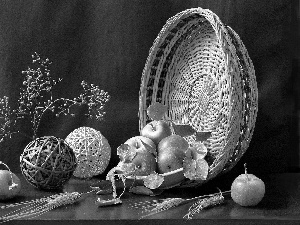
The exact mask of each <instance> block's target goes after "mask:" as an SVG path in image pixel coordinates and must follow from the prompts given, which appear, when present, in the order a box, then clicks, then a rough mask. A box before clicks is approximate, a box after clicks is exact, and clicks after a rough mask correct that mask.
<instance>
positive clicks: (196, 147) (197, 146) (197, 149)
mask: <svg viewBox="0 0 300 225" xmlns="http://www.w3.org/2000/svg"><path fill="white" fill-rule="evenodd" d="M188 150H190V151H191V152H193V153H192V154H193V157H194V159H200V158H201V159H203V158H204V157H205V156H206V154H207V148H206V146H205V145H204V144H203V143H202V142H194V143H192V144H191V146H190V147H189V149H188Z"/></svg>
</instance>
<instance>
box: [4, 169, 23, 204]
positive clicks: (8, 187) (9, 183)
mask: <svg viewBox="0 0 300 225" xmlns="http://www.w3.org/2000/svg"><path fill="white" fill-rule="evenodd" d="M20 190H21V181H20V179H19V178H18V177H17V176H16V175H15V174H14V173H12V172H10V171H8V170H0V200H6V199H11V198H13V197H15V196H16V195H17V194H18V193H19V192H20Z"/></svg>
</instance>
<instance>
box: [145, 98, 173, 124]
mask: <svg viewBox="0 0 300 225" xmlns="http://www.w3.org/2000/svg"><path fill="white" fill-rule="evenodd" d="M167 111H168V107H167V106H166V105H163V104H162V103H159V102H155V103H152V104H151V105H150V106H149V107H148V108H147V115H148V116H149V118H150V119H152V120H161V119H162V118H163V116H164V115H165V113H166V112H167Z"/></svg>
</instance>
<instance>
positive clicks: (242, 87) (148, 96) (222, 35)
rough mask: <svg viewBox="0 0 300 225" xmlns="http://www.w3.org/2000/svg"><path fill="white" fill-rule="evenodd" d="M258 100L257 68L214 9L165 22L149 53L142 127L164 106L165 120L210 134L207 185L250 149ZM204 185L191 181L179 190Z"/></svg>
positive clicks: (143, 82)
mask: <svg viewBox="0 0 300 225" xmlns="http://www.w3.org/2000/svg"><path fill="white" fill-rule="evenodd" d="M257 97H258V90H257V84H256V78H255V71H254V67H253V64H252V61H251V59H250V58H249V56H248V52H247V49H246V48H245V46H244V44H243V43H242V41H241V40H240V38H239V36H238V35H237V34H236V32H235V31H234V30H233V29H231V28H230V27H229V26H226V25H224V24H223V23H222V22H221V21H220V19H219V17H218V16H217V15H216V14H214V13H213V12H211V11H210V10H207V9H202V8H192V9H188V10H185V11H183V12H180V13H178V14H176V15H175V16H173V17H172V18H170V19H169V20H168V21H167V22H166V24H165V25H164V27H163V28H162V30H161V31H160V33H159V34H158V36H157V38H156V39H155V41H154V43H153V46H152V47H151V49H150V51H149V56H148V58H147V61H146V64H145V67H144V70H143V74H142V78H141V87H140V96H139V122H140V123H139V127H140V130H141V129H142V128H143V127H144V126H145V125H146V123H148V122H149V118H148V117H147V108H148V106H149V105H150V104H151V103H153V102H160V103H163V104H165V105H167V106H168V112H167V113H166V116H165V119H167V120H172V121H177V122H180V123H182V124H190V125H191V126H192V127H193V128H194V129H195V130H197V131H211V132H212V135H211V137H210V138H209V139H208V140H207V141H205V143H204V144H205V145H206V146H207V148H208V155H207V156H206V159H207V161H208V163H209V174H208V177H207V179H206V181H205V182H207V181H209V180H211V179H212V178H214V177H216V176H217V175H219V174H221V173H223V172H226V171H229V170H230V169H231V168H232V167H233V166H234V165H235V164H236V163H237V162H238V160H239V159H240V158H241V156H242V155H243V154H244V153H245V151H246V150H247V148H248V146H249V142H250V140H251V138H252V134H253V130H254V126H255V121H256V116H257ZM188 141H189V142H193V141H194V139H193V137H189V138H188ZM201 183H203V182H200V181H192V180H188V179H187V180H186V181H184V182H183V183H181V184H180V187H191V186H198V185H200V184H201Z"/></svg>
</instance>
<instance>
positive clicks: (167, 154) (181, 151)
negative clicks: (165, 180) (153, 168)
mask: <svg viewBox="0 0 300 225" xmlns="http://www.w3.org/2000/svg"><path fill="white" fill-rule="evenodd" d="M188 147H189V144H188V142H187V141H186V140H185V139H184V138H183V137H181V136H179V135H176V134H172V135H170V136H168V137H165V138H164V139H162V140H161V141H160V142H159V144H158V147H157V152H158V156H157V166H158V172H159V173H168V172H171V171H173V170H177V169H180V168H182V166H183V159H184V157H185V152H186V151H187V149H188Z"/></svg>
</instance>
